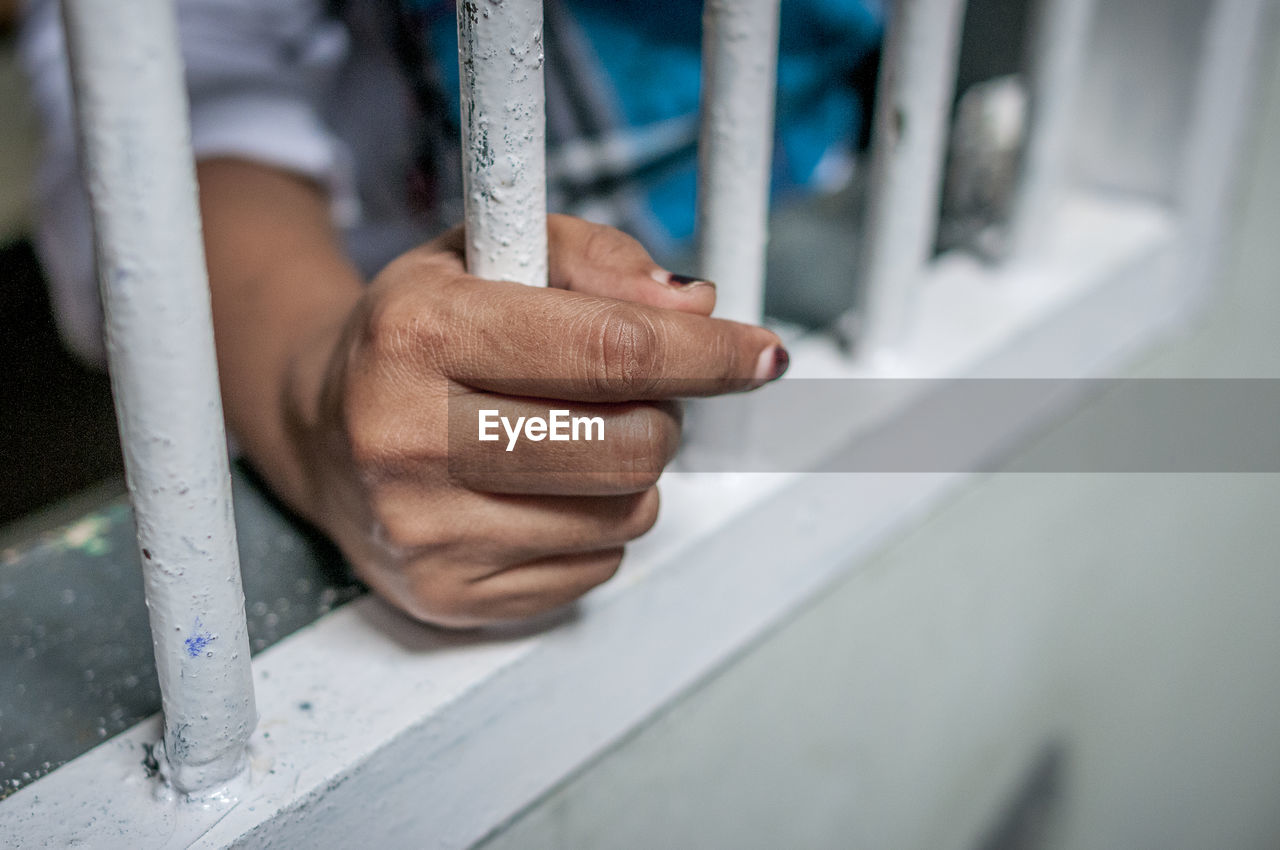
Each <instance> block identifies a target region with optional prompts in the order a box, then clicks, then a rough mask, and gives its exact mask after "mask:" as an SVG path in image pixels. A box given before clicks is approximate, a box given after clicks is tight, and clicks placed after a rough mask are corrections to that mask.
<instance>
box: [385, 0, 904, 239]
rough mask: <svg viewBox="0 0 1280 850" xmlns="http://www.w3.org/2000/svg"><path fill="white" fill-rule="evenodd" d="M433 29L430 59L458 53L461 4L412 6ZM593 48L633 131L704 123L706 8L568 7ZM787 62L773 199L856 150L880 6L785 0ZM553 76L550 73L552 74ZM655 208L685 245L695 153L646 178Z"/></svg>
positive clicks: (783, 58) (452, 102)
mask: <svg viewBox="0 0 1280 850" xmlns="http://www.w3.org/2000/svg"><path fill="white" fill-rule="evenodd" d="M406 2H409V3H410V4H411V5H414V6H415V7H416V8H417V11H418V14H419V15H421V16H422V20H423V21H424V23H425V25H426V29H427V39H428V45H429V49H430V53H431V54H432V55H434V56H437V57H450V58H452V57H454V56H456V55H457V32H456V26H455V22H454V12H453V3H451V2H444V3H441V2H430V0H406ZM563 5H564V7H565V8H566V9H567V11H568V12H569V13H570V15H571V16H572V18H573V19H574V22H575V23H576V24H577V25H578V27H579V28H580V29H581V31H582V32H583V33H584V34H585V35H586V37H587V40H588V41H589V42H590V45H591V46H592V47H593V48H594V50H593V53H594V56H595V59H596V60H597V61H598V62H599V65H600V67H602V68H603V70H604V72H605V75H606V76H607V78H608V80H609V82H610V84H611V87H612V90H613V92H614V95H615V97H616V101H617V104H618V106H619V107H620V110H621V114H622V116H623V119H624V121H625V123H626V124H627V125H629V126H631V127H640V126H644V125H647V124H651V123H655V122H660V121H664V120H667V119H671V118H676V117H679V116H691V115H696V113H697V110H698V91H699V87H700V81H701V74H700V68H701V61H700V60H701V56H700V54H701V44H702V36H701V31H702V2H701V0H563ZM781 9H782V11H781V27H780V41H779V57H778V90H777V134H776V140H775V147H774V167H773V193H774V197H775V198H778V197H781V196H784V195H785V194H787V193H788V192H790V191H794V190H797V189H804V188H805V187H807V186H810V185H811V184H812V182H813V181H814V179H815V169H816V168H817V166H818V164H819V162H821V161H822V159H823V158H824V157H825V156H827V155H828V154H830V153H833V152H839V151H846V152H851V150H852V147H853V144H854V140H856V139H857V137H858V131H859V127H860V125H861V122H862V121H864V120H865V116H864V111H865V110H864V105H863V104H861V103H860V102H859V100H858V96H857V94H856V93H855V92H854V91H853V89H852V88H851V87H850V86H849V85H848V82H847V81H848V78H849V74H850V72H851V71H852V70H853V69H854V67H855V66H856V65H857V64H858V63H859V62H860V61H861V60H862V59H864V58H865V57H866V56H867V55H868V54H869V53H870V52H872V51H873V50H874V49H875V48H876V47H877V46H878V44H879V42H880V38H881V34H882V29H883V22H884V14H883V9H882V6H881V3H880V2H879V0H783V2H782V7H781ZM439 64H440V67H439V73H440V80H441V83H442V86H443V90H444V95H445V98H446V100H447V103H448V108H449V109H450V110H451V111H452V115H453V116H454V118H455V121H456V116H457V112H458V68H457V63H456V62H453V61H441V62H440V63H439ZM549 71H550V68H549ZM637 179H638V180H640V181H641V188H642V191H643V192H644V193H645V197H646V199H647V202H648V204H649V207H650V209H651V211H652V212H653V214H654V215H655V216H656V218H657V219H658V221H660V222H661V225H662V227H663V228H664V229H665V231H666V233H667V235H668V236H669V237H671V238H672V239H674V240H676V241H681V240H686V239H688V238H689V237H690V236H691V235H692V233H693V225H694V194H695V182H696V152H695V151H694V150H692V149H690V150H689V151H687V152H685V154H684V155H682V156H680V157H678V158H676V161H672V162H667V163H666V164H665V165H664V167H662V168H659V169H648V170H646V171H645V172H644V173H643V174H642V175H638V177H637Z"/></svg>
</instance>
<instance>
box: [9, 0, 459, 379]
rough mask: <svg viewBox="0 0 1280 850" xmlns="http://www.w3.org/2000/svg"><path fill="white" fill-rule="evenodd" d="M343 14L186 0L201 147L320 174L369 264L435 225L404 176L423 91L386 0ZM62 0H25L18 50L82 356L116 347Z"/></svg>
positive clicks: (64, 313) (57, 280)
mask: <svg viewBox="0 0 1280 850" xmlns="http://www.w3.org/2000/svg"><path fill="white" fill-rule="evenodd" d="M348 5H349V6H350V7H351V8H352V12H351V14H349V15H348V16H347V18H346V19H345V20H344V21H338V20H336V19H335V18H333V17H332V16H330V15H329V14H328V13H327V12H326V9H325V4H324V3H323V2H322V0H179V2H178V21H179V30H180V37H181V41H182V52H183V58H184V60H185V62H186V75H187V88H188V92H189V96H190V104H191V139H192V146H193V148H194V151H195V155H196V157H197V158H203V157H212V156H236V157H241V158H246V159H250V160H254V161H257V162H262V163H264V164H268V165H273V166H277V167H280V168H284V169H287V170H290V171H293V172H296V173H298V174H301V175H305V176H307V177H309V178H311V179H314V180H316V181H318V182H320V183H321V184H322V185H324V186H326V187H327V188H328V190H329V192H330V196H331V197H332V199H333V212H334V217H335V222H336V223H337V224H338V225H339V226H340V227H342V229H343V231H344V234H345V236H346V239H347V248H348V251H349V253H350V255H351V257H352V259H353V260H354V261H355V263H356V265H357V266H358V267H360V268H361V270H362V271H363V272H364V273H365V274H368V275H372V274H373V273H374V272H376V271H377V270H378V269H379V268H381V267H382V266H383V265H385V264H386V263H387V262H388V261H389V260H391V259H392V258H393V257H394V256H396V255H397V254H399V253H401V252H403V251H404V250H407V249H408V248H410V247H412V246H413V245H415V244H417V243H418V242H420V241H422V240H424V239H426V238H428V237H429V236H431V235H432V233H433V232H434V231H435V230H438V229H439V227H440V224H441V222H442V221H444V220H447V218H448V216H450V215H455V214H456V211H454V210H443V211H440V214H439V216H438V217H437V218H436V219H435V220H433V221H424V220H422V218H421V216H419V217H416V218H415V217H414V216H411V215H410V213H409V211H408V206H407V201H406V198H405V194H404V192H405V180H404V176H405V174H406V170H407V168H408V167H409V163H410V160H411V155H412V150H411V147H410V146H411V144H412V133H411V132H410V129H409V120H410V116H409V109H408V104H409V103H410V102H411V100H410V98H411V97H412V95H411V93H410V92H409V90H408V88H407V87H406V85H405V83H404V80H403V77H402V75H401V74H400V72H399V69H398V68H397V66H396V62H395V58H394V56H392V55H391V53H390V50H389V47H388V45H389V44H390V43H391V41H390V39H389V38H388V37H387V35H386V31H385V28H386V27H387V26H389V25H390V22H389V21H388V20H387V19H386V15H385V11H384V9H385V7H384V6H383V5H382V4H378V3H369V2H362V3H353V4H348ZM58 6H59V4H58V2H57V0H28V2H27V4H26V7H25V9H24V25H23V29H22V33H21V41H20V50H21V54H22V60H23V64H24V66H25V68H26V70H27V73H28V75H29V76H30V78H31V82H32V91H33V93H34V98H35V101H36V104H37V106H38V109H39V112H40V114H41V117H42V120H43V125H44V130H45V140H44V151H43V158H42V162H41V167H40V171H39V174H38V176H37V180H36V190H35V191H36V202H37V208H38V209H37V233H36V246H37V250H38V251H39V253H40V256H41V260H42V262H43V265H44V270H45V274H46V276H47V277H48V278H49V282H50V290H51V295H52V299H53V303H54V308H55V311H56V314H57V318H58V323H59V328H60V330H61V332H62V335H63V338H64V339H65V341H66V342H67V344H68V345H69V346H70V347H71V348H72V350H74V351H75V352H76V353H78V354H79V355H80V356H82V357H83V358H85V359H87V360H89V361H91V362H96V363H102V362H104V361H105V352H104V348H103V343H102V309H101V304H100V301H99V297H98V289H97V283H96V275H95V271H94V260H93V245H92V236H91V225H90V218H89V204H88V199H87V197H86V196H85V193H84V189H83V187H82V180H81V177H80V172H79V164H78V157H77V153H76V134H75V124H74V118H73V113H72V104H71V90H70V83H69V77H68V73H67V67H66V54H65V47H64V40H63V34H62V27H61V21H60V17H59V12H58Z"/></svg>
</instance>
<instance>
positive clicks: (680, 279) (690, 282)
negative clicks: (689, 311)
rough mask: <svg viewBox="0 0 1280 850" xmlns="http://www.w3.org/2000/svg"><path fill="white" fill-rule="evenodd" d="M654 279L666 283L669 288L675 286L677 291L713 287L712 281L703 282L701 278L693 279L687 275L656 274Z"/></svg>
mask: <svg viewBox="0 0 1280 850" xmlns="http://www.w3.org/2000/svg"><path fill="white" fill-rule="evenodd" d="M654 277H655V278H657V279H658V280H659V282H662V283H666V284H667V285H669V286H674V287H676V288H677V289H691V288H692V287H695V286H710V285H711V281H709V280H703V279H702V278H700V277H692V276H690V275H687V274H676V273H675V272H666V271H664V272H656V273H655V274H654Z"/></svg>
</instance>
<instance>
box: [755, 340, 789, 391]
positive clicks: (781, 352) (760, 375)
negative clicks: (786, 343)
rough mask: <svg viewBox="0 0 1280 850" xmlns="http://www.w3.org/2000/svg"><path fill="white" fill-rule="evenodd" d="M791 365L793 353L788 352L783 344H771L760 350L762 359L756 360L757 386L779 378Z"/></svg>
mask: <svg viewBox="0 0 1280 850" xmlns="http://www.w3.org/2000/svg"><path fill="white" fill-rule="evenodd" d="M790 365H791V355H790V354H787V350H786V349H785V348H783V347H782V346H781V345H771V346H769V347H768V348H766V349H765V350H764V351H762V352H760V359H759V360H758V361H757V362H756V377H755V386H757V387H759V386H763V385H764V384H767V383H769V382H770V381H776V380H778V379H779V378H781V377H782V376H783V374H785V373H786V371H787V367H788V366H790Z"/></svg>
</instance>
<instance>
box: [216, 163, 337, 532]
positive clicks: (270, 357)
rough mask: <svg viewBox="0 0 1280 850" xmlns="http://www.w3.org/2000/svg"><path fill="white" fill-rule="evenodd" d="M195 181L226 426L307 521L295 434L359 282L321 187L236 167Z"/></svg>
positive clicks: (310, 503)
mask: <svg viewBox="0 0 1280 850" xmlns="http://www.w3.org/2000/svg"><path fill="white" fill-rule="evenodd" d="M197 176H198V178H199V183H200V206H201V213H202V215H203V217H204V233H205V250H206V252H207V255H208V265H209V281H210V289H211V292H212V299H213V318H214V331H215V336H216V340H217V347H218V369H219V375H220V378H221V383H222V396H223V407H224V410H225V415H226V419H227V424H228V428H229V429H230V431H231V433H232V434H233V435H234V436H235V438H236V439H237V440H238V441H239V443H240V446H241V447H242V448H243V450H244V451H245V453H246V455H247V456H248V459H249V460H250V462H251V463H253V465H254V467H255V468H256V469H257V470H258V471H259V472H260V473H261V474H262V475H263V476H264V477H265V478H266V479H267V481H268V482H269V483H270V484H271V486H272V487H273V489H275V491H276V492H277V494H278V495H280V496H281V497H282V498H283V499H284V500H285V501H286V502H287V503H288V504H289V505H290V506H291V507H293V508H294V509H295V510H298V511H300V512H301V513H302V514H303V515H305V516H308V517H310V518H312V519H314V518H315V510H316V506H315V504H314V498H313V493H312V488H311V486H310V483H309V478H308V474H307V465H306V463H305V461H304V459H303V458H302V457H301V456H300V454H299V452H300V450H301V445H302V444H301V442H300V441H299V440H298V439H297V438H296V437H297V435H296V434H294V433H292V431H293V430H294V429H296V428H297V427H298V422H297V420H298V417H299V416H300V415H301V416H306V415H308V414H309V412H308V411H305V410H300V409H299V408H300V407H305V406H306V405H307V404H308V401H306V400H307V399H310V401H311V402H312V403H313V402H314V401H315V395H316V394H317V393H318V387H319V385H320V383H321V380H322V375H321V374H320V373H321V372H322V370H323V369H324V366H325V363H326V362H327V352H328V351H330V350H331V348H332V340H333V338H334V336H335V335H336V334H337V333H338V331H339V328H340V326H341V324H342V322H343V321H344V319H345V318H346V317H347V315H348V314H349V313H350V312H351V309H352V307H353V305H354V304H355V302H356V301H357V299H358V298H359V297H360V293H361V288H362V281H361V279H360V276H359V274H358V272H357V271H356V270H355V268H354V267H352V265H351V264H350V263H349V262H348V261H347V259H346V257H345V256H344V254H343V251H342V248H341V245H340V238H339V234H338V233H337V232H336V231H335V229H334V227H333V226H332V224H331V222H330V219H329V209H328V199H327V198H326V196H325V194H324V193H323V191H322V190H321V189H320V188H319V187H317V186H315V185H314V184H312V183H309V182H307V181H306V180H304V179H302V178H299V177H295V176H293V175H290V174H288V173H285V172H282V171H279V170H277V169H273V168H270V167H267V166H262V165H257V164H254V163H249V162H245V161H241V160H233V159H212V160H206V161H203V162H201V163H200V164H199V165H198V167H197ZM300 383H301V384H303V385H304V386H301V387H300V386H299V384H300Z"/></svg>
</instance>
